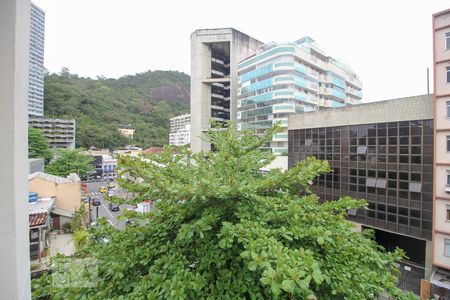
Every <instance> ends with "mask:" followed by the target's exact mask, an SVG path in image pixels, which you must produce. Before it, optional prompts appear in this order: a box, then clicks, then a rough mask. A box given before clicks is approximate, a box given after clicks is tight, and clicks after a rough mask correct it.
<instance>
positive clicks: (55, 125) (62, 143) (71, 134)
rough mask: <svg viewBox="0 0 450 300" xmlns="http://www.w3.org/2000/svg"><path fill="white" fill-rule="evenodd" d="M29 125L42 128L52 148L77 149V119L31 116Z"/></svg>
mask: <svg viewBox="0 0 450 300" xmlns="http://www.w3.org/2000/svg"><path fill="white" fill-rule="evenodd" d="M28 125H29V126H31V127H34V128H38V129H41V130H42V131H43V133H44V136H45V137H46V138H47V139H48V141H49V143H50V147H52V148H67V149H75V125H76V124H75V120H74V119H72V120H63V119H47V118H40V117H31V118H29V120H28Z"/></svg>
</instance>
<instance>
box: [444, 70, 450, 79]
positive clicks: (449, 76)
mask: <svg viewBox="0 0 450 300" xmlns="http://www.w3.org/2000/svg"><path fill="white" fill-rule="evenodd" d="M445 69H446V70H447V72H446V74H447V83H450V67H445Z"/></svg>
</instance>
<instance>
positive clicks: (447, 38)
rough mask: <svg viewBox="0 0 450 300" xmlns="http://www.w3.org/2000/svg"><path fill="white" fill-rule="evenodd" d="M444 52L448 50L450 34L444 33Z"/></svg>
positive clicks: (449, 47) (449, 48)
mask: <svg viewBox="0 0 450 300" xmlns="http://www.w3.org/2000/svg"><path fill="white" fill-rule="evenodd" d="M444 44H445V50H450V32H446V33H445V41H444Z"/></svg>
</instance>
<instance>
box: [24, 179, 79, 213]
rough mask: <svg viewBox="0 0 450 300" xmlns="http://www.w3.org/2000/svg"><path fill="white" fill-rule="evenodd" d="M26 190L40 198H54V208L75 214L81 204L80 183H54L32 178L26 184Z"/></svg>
mask: <svg viewBox="0 0 450 300" xmlns="http://www.w3.org/2000/svg"><path fill="white" fill-rule="evenodd" d="M28 190H29V191H31V192H35V193H38V195H39V196H40V197H52V196H56V201H55V207H56V208H59V209H63V210H66V211H69V212H75V211H77V210H78V209H79V208H80V204H81V182H71V183H59V184H57V183H54V182H50V181H48V180H44V179H42V178H33V179H31V180H30V181H29V183H28Z"/></svg>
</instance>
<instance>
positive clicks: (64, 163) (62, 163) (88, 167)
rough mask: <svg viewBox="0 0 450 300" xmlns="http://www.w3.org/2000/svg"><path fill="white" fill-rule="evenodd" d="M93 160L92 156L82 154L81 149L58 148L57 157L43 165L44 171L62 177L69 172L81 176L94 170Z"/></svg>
mask: <svg viewBox="0 0 450 300" xmlns="http://www.w3.org/2000/svg"><path fill="white" fill-rule="evenodd" d="M93 160H94V158H92V157H90V156H88V155H86V154H84V153H83V150H82V149H73V150H69V149H60V150H59V157H58V158H57V159H56V160H54V161H52V162H51V163H49V164H48V165H47V166H46V167H45V172H47V173H49V174H53V175H56V176H62V177H66V176H67V175H69V174H70V173H76V174H78V176H83V175H87V173H88V172H89V171H93V170H94V166H93V165H92V162H93Z"/></svg>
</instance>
